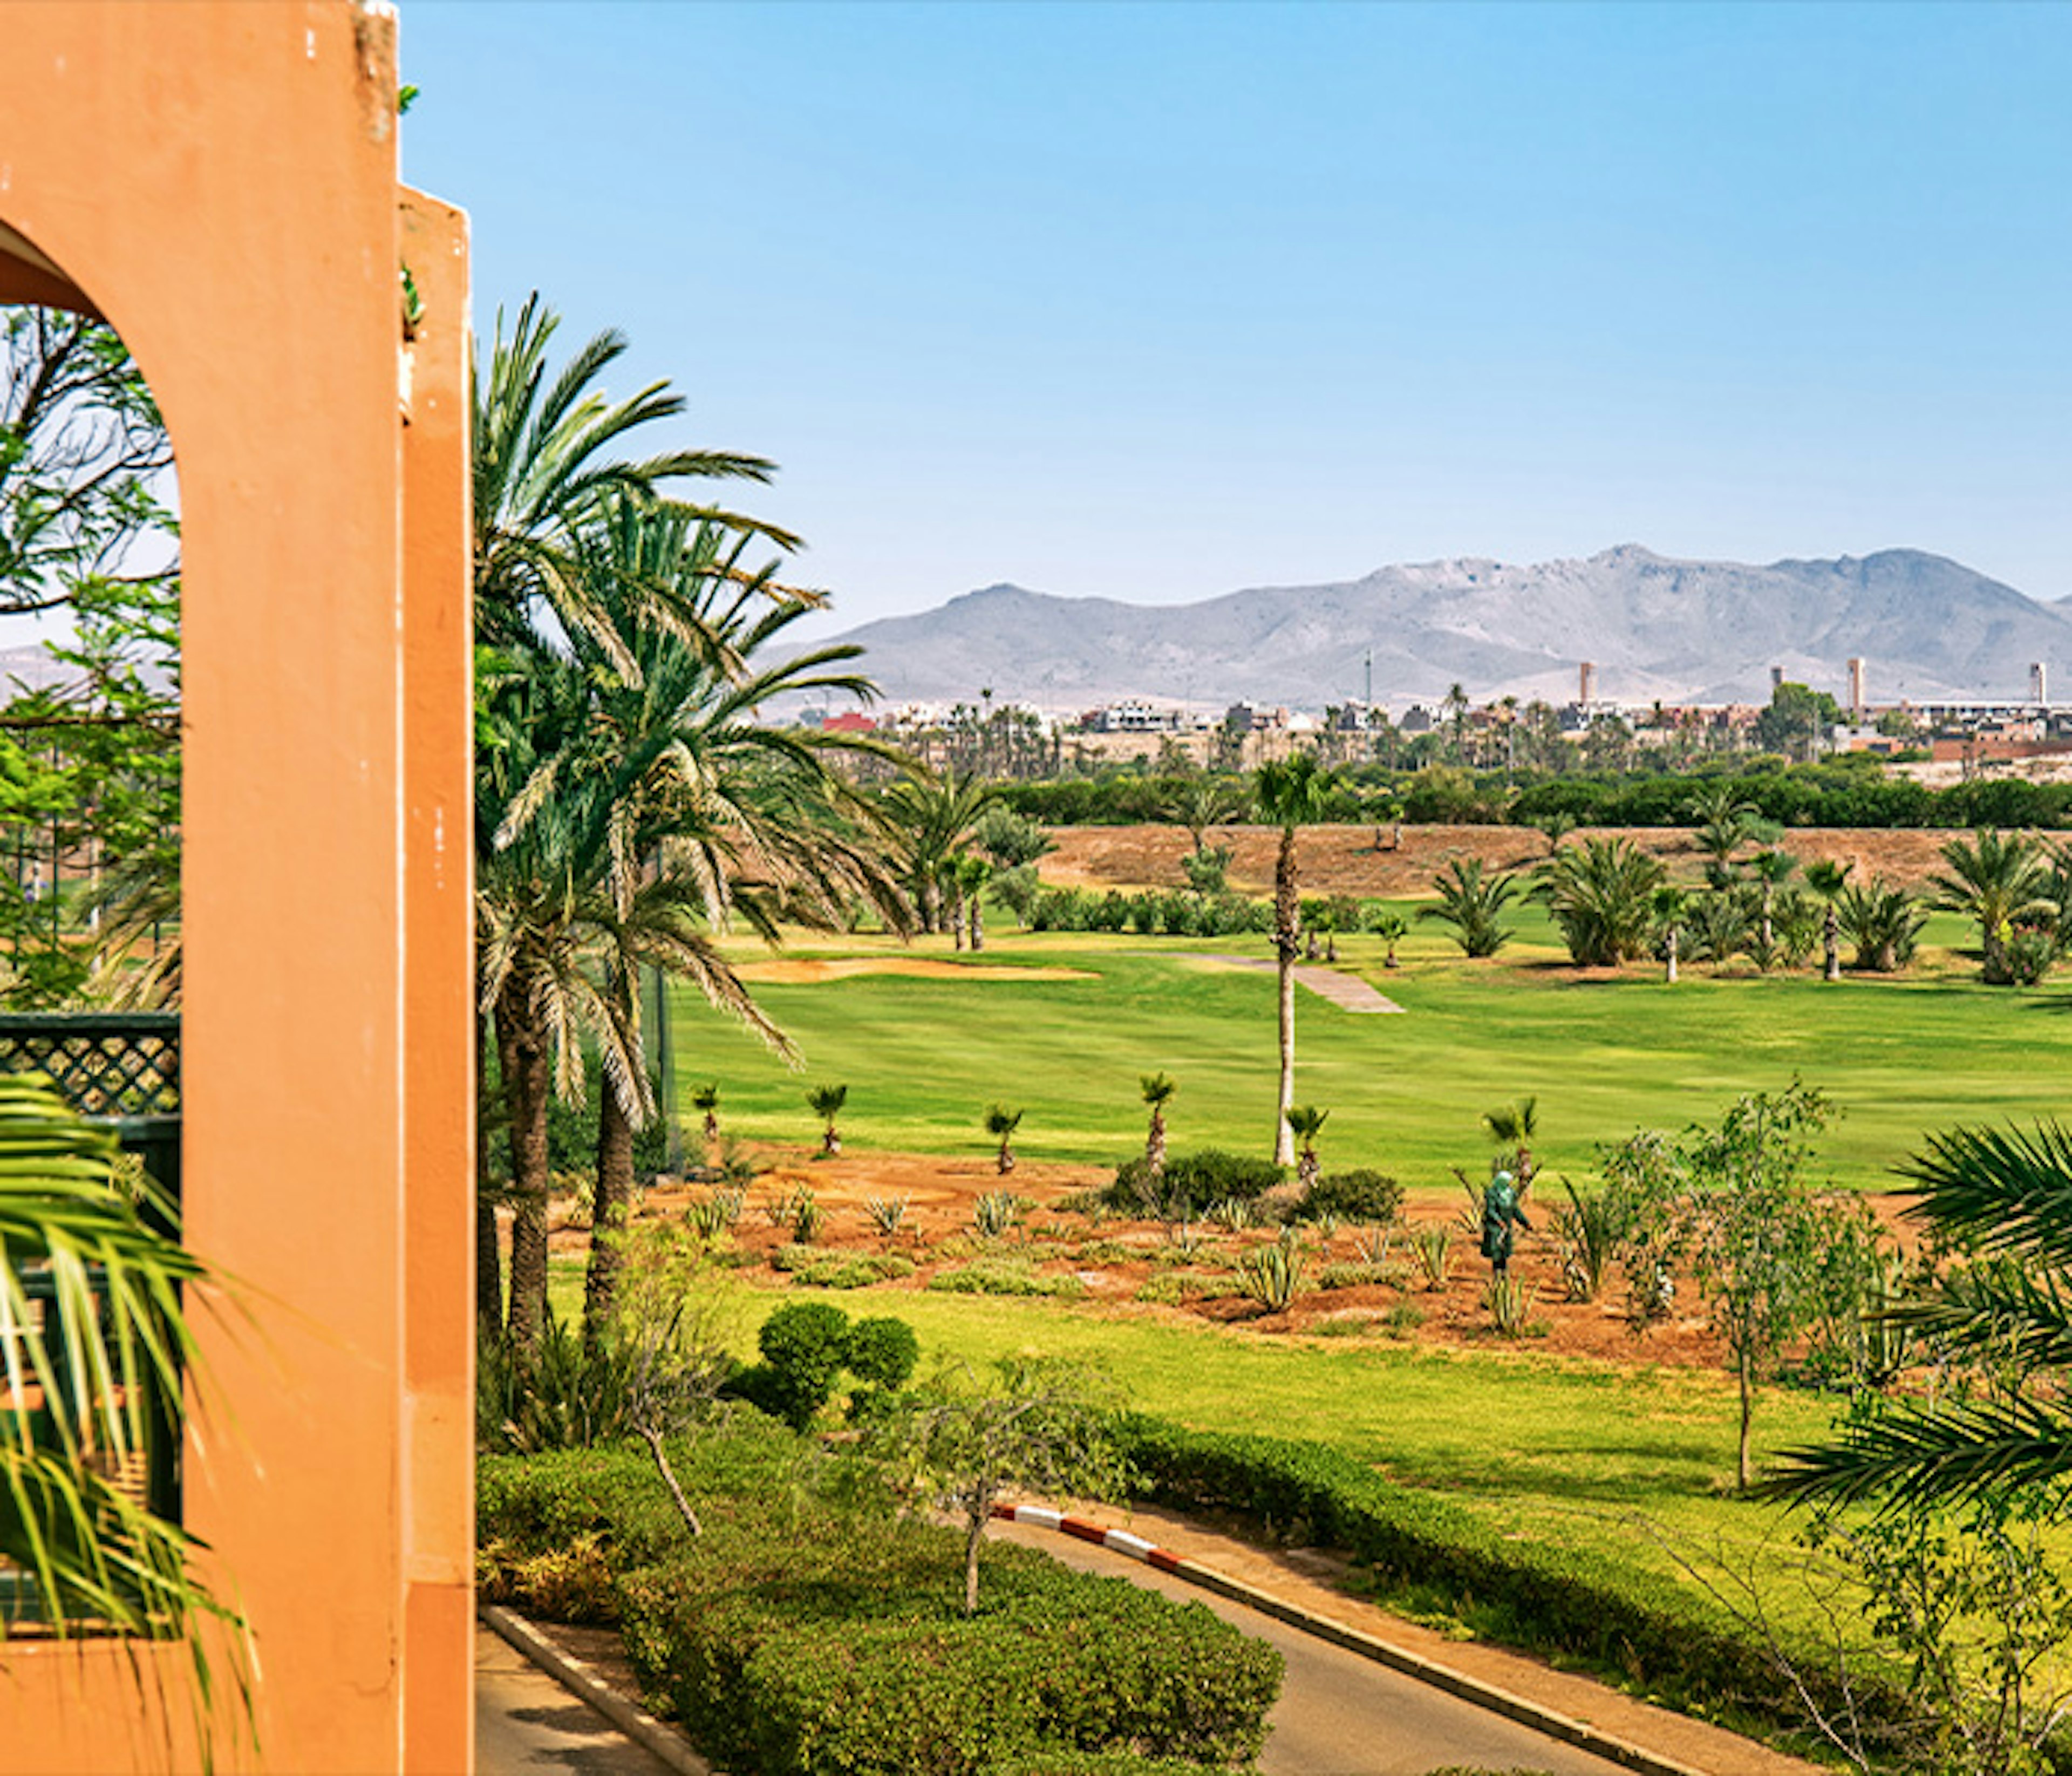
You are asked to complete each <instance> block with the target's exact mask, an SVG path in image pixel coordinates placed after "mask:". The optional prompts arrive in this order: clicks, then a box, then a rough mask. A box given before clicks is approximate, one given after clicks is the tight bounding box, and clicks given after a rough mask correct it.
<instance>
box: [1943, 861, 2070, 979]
mask: <svg viewBox="0 0 2072 1776" xmlns="http://www.w3.org/2000/svg"><path fill="white" fill-rule="evenodd" d="M1941 855H1942V861H1943V862H1944V863H1945V864H1947V865H1948V866H1949V867H1948V870H1947V873H1940V872H1938V874H1935V875H1934V876H1931V877H1930V878H1929V880H1930V883H1931V884H1932V885H1933V886H1934V889H1935V897H1936V901H1937V903H1938V905H1940V906H1944V907H1947V908H1948V909H1949V910H1950V911H1952V912H1958V913H1963V915H1966V916H1967V918H1970V919H1975V920H1976V921H1977V922H1978V927H1979V940H1980V947H1981V948H1983V950H1984V952H1985V978H1986V980H1987V981H1988V983H1989V984H1991V985H1994V986H2006V985H2010V984H2012V982H2013V981H2014V980H2015V978H2016V972H2015V970H2014V968H2013V967H2012V965H2011V962H2010V957H2009V946H2010V945H2011V944H2012V942H2013V939H2014V931H2015V927H2016V926H2017V925H2021V924H2023V923H2026V922H2028V921H2030V920H2034V919H2051V920H2054V919H2055V918H2056V916H2057V911H2058V910H2057V908H2056V907H2055V906H2053V905H2052V903H2051V902H2050V900H2049V886H2050V871H2049V865H2047V864H2045V861H2044V860H2043V858H2042V857H2041V854H2040V853H2039V852H2038V850H2037V844H2036V841H2034V840H2033V839H2027V838H2024V837H2022V836H2021V834H2020V833H2005V834H2003V833H1996V832H1994V831H1993V830H1992V828H1988V827H1981V828H1979V830H1978V832H1977V833H1974V834H1973V835H1972V837H1971V838H1970V839H1968V840H1965V839H1952V840H1951V841H1950V842H1949V843H1948V844H1947V845H1944V846H1943V847H1942V853H1941Z"/></svg>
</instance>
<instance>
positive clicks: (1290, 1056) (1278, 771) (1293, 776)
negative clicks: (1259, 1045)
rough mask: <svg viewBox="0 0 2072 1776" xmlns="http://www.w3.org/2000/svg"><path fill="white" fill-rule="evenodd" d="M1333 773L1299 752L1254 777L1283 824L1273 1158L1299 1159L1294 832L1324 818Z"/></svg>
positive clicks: (1271, 819)
mask: <svg viewBox="0 0 2072 1776" xmlns="http://www.w3.org/2000/svg"><path fill="white" fill-rule="evenodd" d="M1331 787H1332V779H1331V774H1330V772H1329V771H1325V770H1323V769H1322V768H1321V767H1319V766H1318V763H1317V760H1316V757H1315V755H1314V754H1312V753H1306V752H1297V753H1293V754H1290V755H1289V757H1287V758H1285V759H1276V760H1275V761H1273V762H1272V763H1269V764H1264V765H1261V766H1260V767H1259V771H1258V775H1256V778H1255V779H1253V785H1252V800H1253V802H1254V804H1255V805H1256V807H1257V808H1258V810H1259V816H1260V819H1261V820H1264V821H1265V822H1266V823H1267V824H1269V825H1272V826H1277V827H1279V828H1281V849H1280V852H1279V854H1278V856H1277V857H1276V859H1275V862H1274V865H1273V948H1274V954H1275V956H1276V957H1277V959H1278V960H1279V962H1280V964H1281V981H1280V985H1281V1096H1280V1099H1279V1100H1278V1102H1277V1104H1276V1107H1275V1116H1274V1135H1273V1162H1274V1164H1275V1165H1293V1164H1294V1162H1295V1142H1294V1137H1293V1136H1292V1135H1291V1134H1290V1133H1289V1128H1288V1111H1289V1106H1290V1105H1292V1104H1293V1103H1294V1101H1295V962H1296V959H1297V956H1299V955H1300V954H1301V895H1300V893H1299V885H1298V882H1297V874H1296V867H1295V833H1296V829H1297V828H1299V827H1303V826H1308V825H1312V824H1314V823H1315V822H1317V821H1318V820H1322V818H1323V815H1324V806H1325V803H1326V800H1327V799H1328V797H1329V796H1330V791H1331Z"/></svg>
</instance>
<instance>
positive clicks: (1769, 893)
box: [1749, 845, 1799, 967]
mask: <svg viewBox="0 0 2072 1776" xmlns="http://www.w3.org/2000/svg"><path fill="white" fill-rule="evenodd" d="M1749 868H1750V869H1751V870H1753V871H1754V872H1755V878H1756V880H1757V882H1760V883H1761V884H1762V948H1763V953H1764V954H1765V956H1767V955H1768V954H1769V952H1770V949H1771V948H1772V947H1773V946H1774V944H1775V943H1776V942H1777V929H1776V926H1775V923H1774V914H1775V912H1776V910H1777V890H1778V889H1780V888H1782V886H1784V885H1785V883H1786V882H1789V881H1790V879H1791V878H1792V876H1793V875H1794V874H1796V873H1797V871H1798V869H1799V860H1798V858H1796V857H1794V856H1792V854H1791V853H1790V852H1789V851H1785V850H1781V849H1778V847H1776V846H1775V845H1772V846H1770V848H1769V849H1766V850H1762V851H1758V852H1757V853H1756V854H1755V855H1754V856H1753V857H1751V858H1750V859H1749ZM1764 965H1765V966H1766V967H1767V966H1768V964H1767V963H1766V964H1764Z"/></svg>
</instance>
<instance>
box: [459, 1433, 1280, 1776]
mask: <svg viewBox="0 0 2072 1776" xmlns="http://www.w3.org/2000/svg"><path fill="white" fill-rule="evenodd" d="M806 1447H807V1446H806V1445H804V1444H803V1443H802V1442H801V1441H800V1440H798V1439H796V1438H795V1437H791V1436H789V1435H788V1434H787V1433H785V1432H784V1431H783V1429H781V1428H780V1427H779V1426H777V1425H776V1424H774V1423H769V1422H767V1421H763V1420H746V1421H744V1422H743V1423H742V1424H739V1425H738V1426H735V1427H734V1428H732V1429H730V1430H729V1431H728V1432H726V1433H724V1434H721V1433H713V1434H710V1435H708V1436H705V1437H700V1438H697V1439H693V1440H692V1441H688V1442H686V1443H685V1444H684V1445H681V1446H680V1448H678V1449H672V1460H673V1461H675V1462H676V1466H677V1468H678V1474H679V1478H680V1480H681V1481H682V1482H683V1483H684V1486H685V1490H687V1491H688V1492H689V1494H691V1496H692V1498H693V1500H694V1501H695V1502H696V1503H697V1508H698V1511H699V1513H700V1515H701V1518H702V1519H703V1520H704V1523H705V1535H703V1536H702V1537H701V1538H700V1539H699V1540H697V1541H696V1542H687V1541H685V1539H684V1537H683V1535H682V1533H681V1530H680V1526H678V1525H677V1524H676V1522H675V1519H673V1516H672V1512H671V1510H670V1507H669V1505H668V1501H667V1498H666V1497H665V1495H664V1493H663V1490H662V1487H661V1484H660V1480H659V1479H658V1478H656V1475H655V1474H654V1471H653V1470H652V1466H651V1465H650V1463H649V1461H648V1457H647V1456H646V1454H645V1453H643V1452H641V1451H639V1450H635V1449H594V1450H580V1451H574V1452H569V1453H565V1454H561V1455H556V1456H553V1457H539V1458H516V1457H493V1458H488V1459H486V1460H484V1461H483V1463H482V1464H481V1474H480V1478H479V1484H478V1488H477V1499H478V1515H479V1539H480V1546H481V1556H480V1559H481V1566H482V1578H483V1588H484V1591H485V1594H487V1595H489V1596H491V1597H498V1598H500V1599H505V1600H508V1601H513V1602H516V1603H517V1604H519V1605H520V1607H526V1606H528V1605H529V1606H532V1607H534V1608H542V1607H543V1605H544V1604H545V1603H546V1602H547V1601H553V1600H559V1601H562V1602H564V1603H565V1602H566V1601H568V1600H569V1599H574V1600H576V1601H577V1602H578V1605H585V1606H586V1607H589V1608H590V1610H591V1615H590V1619H610V1618H612V1617H615V1618H617V1619H618V1620H619V1622H620V1624H621V1626H622V1628H623V1632H624V1634H625V1638H626V1644H627V1651H628V1652H629V1654H630V1655H631V1658H632V1659H633V1662H634V1664H635V1668H636V1669H637V1670H638V1671H639V1673H640V1675H641V1679H642V1682H643V1685H644V1686H645V1687H646V1688H647V1689H648V1694H649V1696H650V1699H651V1701H652V1702H658V1703H662V1704H666V1705H670V1706H672V1708H673V1712H675V1714H676V1717H677V1719H678V1720H680V1722H681V1724H682V1725H683V1726H684V1729H685V1731H686V1732H687V1733H689V1735H690V1737H692V1739H693V1741H694V1742H695V1743H697V1745H698V1746H699V1748H700V1749H701V1751H703V1752H704V1753H705V1754H706V1755H707V1756H708V1757H712V1758H713V1759H714V1760H716V1761H717V1762H721V1763H722V1764H723V1765H724V1766H726V1767H728V1768H730V1769H733V1770H737V1771H738V1772H741V1773H742V1776H746V1773H749V1772H758V1773H760V1776H805V1773H807V1772H808V1771H810V1772H812V1776H905V1773H910V1772H911V1773H912V1776H1008V1773H1009V1772H1010V1771H1020V1772H1025V1773H1026V1776H1036V1773H1038V1772H1042V1771H1049V1770H1056V1771H1057V1772H1058V1773H1059V1776H1080V1773H1082V1772H1083V1773H1084V1776H1105V1773H1106V1772H1108V1771H1109V1770H1113V1771H1116V1772H1117V1773H1120V1772H1124V1771H1129V1770H1140V1769H1144V1768H1145V1766H1142V1765H1141V1764H1140V1763H1138V1762H1133V1761H1132V1760H1133V1759H1140V1758H1143V1757H1152V1758H1168V1759H1177V1760H1179V1761H1180V1762H1179V1766H1178V1767H1181V1768H1185V1769H1189V1770H1195V1771H1198V1770H1200V1769H1201V1768H1202V1766H1205V1765H1206V1766H1210V1767H1212V1768H1217V1769H1231V1768H1234V1767H1235V1768H1244V1767H1248V1765H1249V1762H1250V1760H1251V1759H1252V1757H1254V1756H1255V1755H1256V1753H1257V1751H1258V1749H1259V1747H1260V1744H1261V1743H1262V1742H1263V1741H1264V1735H1265V1717H1266V1713H1267V1711H1268V1708H1270V1707H1271V1706H1272V1702H1273V1699H1274V1697H1275V1696H1276V1694H1277V1693H1278V1692H1279V1689H1280V1684H1281V1658H1280V1655H1279V1654H1277V1653H1276V1652H1275V1651H1273V1650H1272V1648H1271V1647H1269V1646H1266V1645H1264V1643H1263V1642H1258V1641H1254V1640H1252V1639H1250V1638H1248V1637H1246V1636H1245V1635H1243V1634H1239V1632H1238V1631H1237V1630H1235V1629H1233V1628H1231V1627H1229V1626H1227V1625H1225V1624H1224V1623H1223V1622H1220V1621H1219V1620H1218V1619H1217V1618H1215V1616H1213V1615H1212V1614H1210V1613H1209V1611H1208V1610H1207V1609H1205V1608H1204V1607H1203V1606H1202V1605H1200V1604H1195V1603H1189V1604H1184V1605H1176V1604H1173V1603H1170V1602H1169V1601H1166V1600H1165V1598H1163V1597H1159V1596H1157V1595H1156V1594H1155V1593H1149V1592H1145V1591H1142V1590H1140V1589H1137V1587H1136V1586H1134V1585H1130V1584H1128V1582H1127V1581H1123V1580H1119V1579H1104V1578H1096V1577H1091V1576H1089V1575H1087V1574H1083V1573H1080V1572H1074V1571H1072V1570H1071V1569H1070V1568H1066V1567H1063V1566H1061V1565H1059V1564H1057V1563H1056V1562H1054V1561H1053V1560H1050V1559H1048V1558H1047V1557H1046V1556H1043V1555H1042V1554H1041V1553H1039V1552H1037V1551H1036V1550H1034V1549H1033V1548H1020V1547H1017V1546H1014V1545H1013V1544H1005V1545H1001V1546H996V1547H990V1548H988V1549H987V1551H986V1557H985V1585H984V1589H983V1591H982V1593H981V1601H980V1611H979V1614H977V1615H976V1617H973V1618H965V1617H964V1615H963V1614H961V1610H960V1603H961V1597H960V1589H961V1587H960V1576H961V1572H962V1558H961V1541H960V1537H959V1535H957V1533H956V1531H952V1530H948V1529H943V1528H941V1527H937V1526H935V1525H932V1524H925V1523H912V1522H908V1521H902V1520H898V1519H894V1518H891V1517H890V1516H889V1515H882V1514H881V1511H880V1509H879V1508H878V1507H872V1506H867V1507H865V1508H864V1509H863V1510H862V1511H860V1512H857V1511H847V1512H845V1511H837V1510H836V1509H835V1508H834V1507H831V1506H828V1505H827V1504H825V1503H820V1502H819V1501H818V1500H817V1499H816V1498H813V1497H812V1496H810V1495H808V1494H804V1493H802V1490H801V1488H800V1485H799V1483H798V1478H797V1477H798V1473H799V1466H798V1465H799V1462H800V1459H801V1455H802V1453H803V1452H804V1450H805V1449H806ZM557 1550H558V1551H561V1552H562V1554H563V1556H564V1559H563V1560H561V1561H558V1562H556V1561H549V1560H547V1559H546V1558H545V1556H548V1555H549V1554H550V1553H553V1552H555V1551H557ZM572 1550H573V1551H574V1557H575V1558H577V1559H578V1560H582V1559H585V1558H587V1559H588V1560H589V1562H590V1568H591V1570H592V1572H593V1574H595V1573H597V1572H604V1573H605V1574H606V1585H607V1586H608V1595H609V1608H608V1609H606V1608H605V1607H604V1606H603V1605H601V1604H599V1603H598V1601H597V1597H596V1587H595V1586H594V1585H585V1584H583V1583H581V1582H574V1581H573V1580H572V1577H571V1575H570V1573H569V1572H568V1571H566V1570H565V1566H566V1558H567V1556H569V1552H570V1551H572ZM528 1586H529V1587H535V1588H537V1591H536V1590H528ZM537 1593H548V1595H547V1596H542V1595H540V1594H537ZM1096 1757H1107V1758H1108V1759H1110V1760H1111V1761H1109V1762H1098V1761H1096V1762H1071V1761H1070V1760H1073V1759H1084V1758H1096ZM1046 1759H1050V1760H1052V1761H1051V1762H1046V1761H1045V1760H1046ZM1060 1760H1062V1761H1060ZM1165 1767H1166V1766H1160V1765H1157V1764H1153V1765H1151V1766H1149V1770H1153V1771H1156V1770H1161V1769H1162V1768H1165Z"/></svg>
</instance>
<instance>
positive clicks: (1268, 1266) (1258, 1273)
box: [1237, 1237, 1308, 1313]
mask: <svg viewBox="0 0 2072 1776" xmlns="http://www.w3.org/2000/svg"><path fill="white" fill-rule="evenodd" d="M1307 1268H1308V1261H1307V1260H1306V1259H1305V1257H1304V1256H1303V1252H1302V1248H1301V1244H1299V1243H1298V1242H1297V1241H1296V1240H1294V1239H1288V1238H1285V1237H1283V1238H1281V1239H1276V1240H1274V1241H1272V1243H1270V1244H1267V1245H1263V1246H1254V1247H1253V1248H1252V1249H1251V1250H1250V1251H1249V1252H1247V1253H1245V1255H1244V1256H1243V1257H1242V1258H1240V1259H1239V1260H1238V1264H1237V1285H1238V1289H1239V1291H1240V1292H1241V1293H1243V1294H1244V1295H1245V1296H1246V1297H1248V1298H1249V1299H1251V1300H1252V1301H1256V1302H1258V1303H1259V1305H1260V1306H1261V1307H1263V1308H1264V1309H1266V1311H1267V1312H1268V1313H1285V1312H1286V1311H1287V1309H1288V1306H1289V1303H1291V1302H1292V1301H1293V1300H1294V1299H1295V1297H1297V1295H1299V1294H1301V1292H1302V1282H1303V1274H1304V1272H1305V1270H1306V1269H1307Z"/></svg>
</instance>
